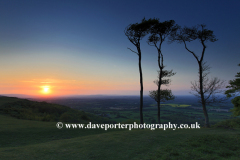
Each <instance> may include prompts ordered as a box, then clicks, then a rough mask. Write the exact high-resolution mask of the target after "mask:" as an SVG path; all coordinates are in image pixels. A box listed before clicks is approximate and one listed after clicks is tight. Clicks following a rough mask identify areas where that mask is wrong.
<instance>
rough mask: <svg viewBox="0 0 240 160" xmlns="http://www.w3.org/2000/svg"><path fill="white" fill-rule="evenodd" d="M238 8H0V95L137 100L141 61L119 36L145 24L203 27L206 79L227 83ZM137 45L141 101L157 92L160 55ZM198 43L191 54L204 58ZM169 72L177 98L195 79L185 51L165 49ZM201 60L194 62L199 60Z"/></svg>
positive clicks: (25, 0) (16, 2)
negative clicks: (209, 38) (210, 34)
mask: <svg viewBox="0 0 240 160" xmlns="http://www.w3.org/2000/svg"><path fill="white" fill-rule="evenodd" d="M239 8H240V1H238V0H229V1H226V0H211V1H207V0H199V1H192V0H183V1H179V0H172V1H166V0H152V1H151V0H150V1H139V0H108V1H107V0H89V1H86V0H78V1H77V0H76V1H71V0H68V1H66V0H33V1H30V0H1V1H0V94H25V95H35V96H40V95H45V96H50V95H51V96H60V95H95V94H106V95H113V94H114V95H139V90H140V86H139V71H138V56H137V55H136V54H135V53H133V52H131V51H130V50H128V49H127V48H128V47H129V48H131V49H132V50H136V48H135V46H134V45H133V44H132V43H131V42H130V41H129V40H128V39H127V37H126V36H125V34H124V29H125V28H126V27H127V26H128V25H129V24H130V23H136V22H140V21H141V19H143V18H144V17H145V18H146V19H149V18H154V17H155V18H159V19H160V21H166V20H175V22H176V23H177V24H179V25H181V26H189V27H191V26H194V25H197V24H206V25H207V28H208V29H210V30H213V31H214V34H215V35H216V38H217V39H219V40H218V41H216V42H214V43H212V42H208V43H207V49H206V54H205V61H207V62H208V63H209V64H210V66H211V67H212V68H211V74H210V77H215V76H217V77H219V78H220V79H223V80H226V82H228V81H229V80H231V79H234V76H235V75H236V73H237V72H239V70H240V67H238V66H237V65H238V64H239V63H240V40H239V36H240V29H239V28H240V11H239ZM146 41H147V37H146V38H144V39H143V40H142V41H141V44H142V45H141V49H142V69H143V81H144V94H145V95H147V94H148V92H149V90H153V89H157V86H156V85H155V84H154V83H153V81H154V80H155V79H156V78H157V70H158V66H157V51H156V49H155V48H154V47H152V46H149V45H148V44H147V43H146ZM201 47H202V46H201V45H200V43H199V42H197V43H189V48H190V49H192V50H193V51H196V53H200V52H201V49H202V48H201ZM162 51H163V55H164V60H165V61H164V64H165V65H166V66H167V67H166V69H173V71H174V72H177V73H176V75H175V76H173V77H172V78H171V79H172V82H171V85H170V86H169V88H170V89H172V91H173V93H174V94H175V95H186V94H189V91H190V87H191V83H190V82H191V81H194V80H197V79H198V65H197V61H196V60H195V58H194V57H193V56H192V55H191V54H190V53H189V52H187V51H186V50H185V48H184V46H183V44H178V43H173V44H168V43H167V42H165V43H164V44H163V48H162ZM198 55H199V54H198Z"/></svg>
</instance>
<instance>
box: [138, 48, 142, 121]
mask: <svg viewBox="0 0 240 160" xmlns="http://www.w3.org/2000/svg"><path fill="white" fill-rule="evenodd" d="M138 54H139V55H138V56H139V62H138V66H139V73H140V88H141V89H140V123H141V124H143V112H142V110H143V78H142V66H141V58H142V57H141V50H140V48H139V49H138Z"/></svg>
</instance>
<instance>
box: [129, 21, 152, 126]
mask: <svg viewBox="0 0 240 160" xmlns="http://www.w3.org/2000/svg"><path fill="white" fill-rule="evenodd" d="M148 29H149V23H147V21H146V20H145V18H144V19H142V22H141V23H134V24H130V25H128V26H127V28H126V29H125V35H126V36H127V37H128V39H129V41H130V42H131V43H132V44H133V45H134V46H135V47H136V48H137V52H136V51H133V50H132V49H130V48H128V49H130V50H131V51H132V52H134V53H136V54H137V55H138V66H139V73H140V123H141V124H143V113H142V109H143V78H142V67H141V58H142V52H141V48H140V40H142V38H143V37H144V36H146V34H147V32H148Z"/></svg>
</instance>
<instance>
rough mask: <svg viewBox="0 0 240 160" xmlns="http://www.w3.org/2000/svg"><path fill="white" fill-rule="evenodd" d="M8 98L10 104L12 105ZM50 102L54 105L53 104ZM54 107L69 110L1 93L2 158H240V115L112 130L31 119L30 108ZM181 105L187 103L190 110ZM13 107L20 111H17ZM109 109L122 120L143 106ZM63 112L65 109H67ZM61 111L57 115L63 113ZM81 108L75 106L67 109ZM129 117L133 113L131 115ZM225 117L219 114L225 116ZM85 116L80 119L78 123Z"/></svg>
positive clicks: (176, 110)
mask: <svg viewBox="0 0 240 160" xmlns="http://www.w3.org/2000/svg"><path fill="white" fill-rule="evenodd" d="M5 104H7V108H6V106H5ZM41 104H44V106H41ZM45 105H46V106H48V109H47V110H46V106H45ZM4 106H5V107H4ZM36 106H38V107H39V109H38V110H36V109H34V107H36ZM8 107H9V108H8ZM54 108H55V109H56V111H58V112H60V111H61V112H63V111H65V110H66V108H65V107H64V106H58V105H55V104H53V105H51V104H47V103H38V102H29V101H24V103H19V99H16V98H6V97H2V98H0V109H1V110H2V112H0V160H10V159H11V160H14V159H23V160H25V159H30V160H31V159H44V160H45V159H84V160H88V159H100V160H101V159H103V160H105V159H124V160H126V159H136V160H138V159H142V160H144V159H163V160H170V159H179V160H181V159H182V160H185V159H196V160H201V159H202V160H205V159H207V160H208V159H209V160H211V159H212V160H213V159H216V160H218V159H232V160H237V159H240V142H239V141H240V120H239V119H232V120H228V121H225V122H224V121H223V122H222V123H219V125H216V126H213V127H212V128H208V129H207V128H201V129H176V130H172V129H167V130H165V131H164V130H163V129H156V130H154V131H152V130H150V129H133V130H131V131H129V130H128V129H108V130H107V131H105V130H103V129H66V128H62V129H58V128H57V127H56V123H57V121H43V120H44V119H42V121H36V120H34V119H32V120H28V119H26V114H27V113H31V114H33V115H39V116H45V115H46V114H49V115H52V113H51V112H50V111H51V110H52V109H54ZM181 108H182V109H183V108H184V111H183V110H181ZM42 109H45V110H44V113H42ZM69 109H70V108H69ZM28 110H29V111H31V112H28ZM67 110H68V109H67ZM70 110H71V109H70ZM45 112H47V113H45ZM69 112H70V111H67V112H66V113H69ZM77 112H78V111H77V110H74V113H75V114H76V115H78V113H77ZM79 112H81V114H79V115H80V116H82V114H83V113H82V111H79ZM13 113H15V114H14V115H13ZM23 113H24V114H23ZM106 113H109V115H110V116H112V118H115V119H119V121H120V120H122V121H125V123H130V122H132V121H133V120H134V118H136V119H138V112H137V111H135V112H134V111H133V110H121V111H120V112H115V111H108V110H107V112H106ZM180 113H182V114H180ZM214 113H215V112H210V113H209V114H210V115H211V114H212V116H216V115H214ZM61 114H65V112H63V113H61ZM61 114H59V115H58V116H56V118H58V117H61ZM75 114H73V113H72V112H71V114H67V115H70V116H73V115H75ZM84 114H85V113H84ZM155 114H156V109H151V108H147V109H145V110H144V117H145V119H147V120H148V121H150V120H151V118H152V117H151V116H152V115H155ZM162 114H163V115H164V116H165V117H164V116H162V119H163V121H164V122H166V121H167V120H169V117H172V118H173V119H171V121H170V122H171V123H174V122H178V121H179V120H181V122H182V123H183V122H184V120H188V121H189V120H194V121H195V119H194V118H196V116H199V115H198V114H200V111H196V112H192V110H189V111H188V109H187V108H186V107H171V108H168V109H167V110H166V109H164V107H163V109H162ZM222 114H223V115H222V116H220V118H222V119H223V117H224V116H227V115H224V113H222ZM10 115H11V116H14V117H11V116H10ZM16 115H17V116H16ZM85 115H86V116H87V117H89V118H90V119H91V118H92V119H94V120H95V121H97V120H100V121H99V123H100V122H101V121H102V118H101V117H99V118H96V116H95V117H94V116H93V115H90V114H88V113H86V114H85ZM185 115H188V117H187V119H186V118H185V119H184V117H185ZM220 115H221V114H220ZM217 116H219V114H218V115H217ZM129 117H132V118H133V119H132V120H129V119H128V120H126V119H127V118H129ZM21 118H23V119H21ZM174 118H175V119H174ZM190 118H192V119H190ZM220 118H219V119H217V120H218V121H219V120H220ZM59 120H61V118H60V119H59ZM134 121H135V120H134ZM81 122H82V121H81V120H80V122H76V123H81ZM69 123H70V122H69ZM217 126H218V127H217ZM219 127H220V128H219Z"/></svg>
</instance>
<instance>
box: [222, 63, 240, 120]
mask: <svg viewBox="0 0 240 160" xmlns="http://www.w3.org/2000/svg"><path fill="white" fill-rule="evenodd" d="M238 66H240V64H238ZM235 77H237V78H236V79H234V80H230V81H229V84H230V85H229V86H227V88H230V89H229V90H227V91H226V92H225V94H226V95H227V97H232V96H235V94H236V93H239V92H240V72H238V73H237V75H236V76H235ZM232 104H233V105H234V108H233V109H232V110H231V112H233V115H234V116H240V96H237V97H235V98H234V99H232Z"/></svg>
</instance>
